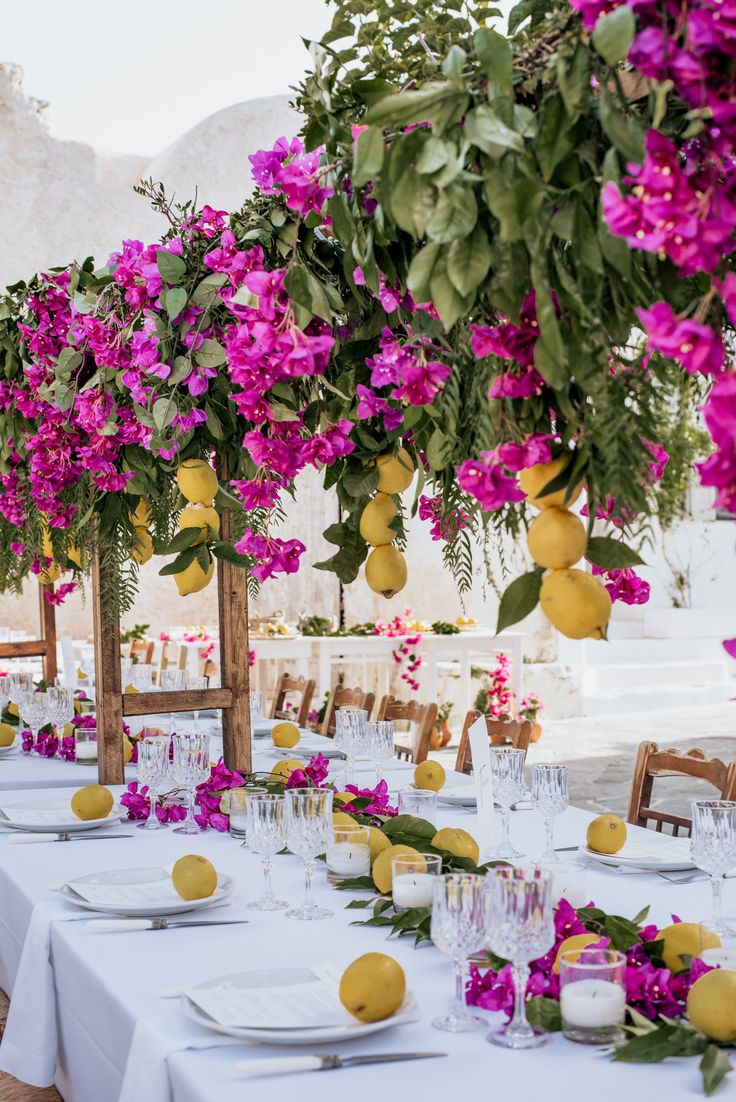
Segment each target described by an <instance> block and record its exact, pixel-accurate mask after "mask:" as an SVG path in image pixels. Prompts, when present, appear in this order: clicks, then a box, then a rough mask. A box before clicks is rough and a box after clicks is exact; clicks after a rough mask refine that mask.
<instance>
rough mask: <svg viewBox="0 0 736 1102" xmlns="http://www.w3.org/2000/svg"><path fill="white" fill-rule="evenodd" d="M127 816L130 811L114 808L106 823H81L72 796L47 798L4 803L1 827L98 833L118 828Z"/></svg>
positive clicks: (0, 809) (86, 821)
mask: <svg viewBox="0 0 736 1102" xmlns="http://www.w3.org/2000/svg"><path fill="white" fill-rule="evenodd" d="M127 814H128V811H127V808H124V807H121V806H120V804H113V807H112V810H111V812H110V814H109V815H107V816H106V817H105V818H104V819H78V818H77V816H76V815H75V814H74V812H73V811H72V809H71V803H70V797H69V796H54V797H50V796H47V797H46V798H44V799H38V800H24V801H23V803H12V802H11V803H9V802H6V801H5V800H0V824H2V826H5V827H10V828H11V829H12V830H25V831H31V832H32V833H38V832H41V833H46V832H48V833H50V834H54V833H58V832H59V831H65V832H66V831H71V832H72V833H74V832H76V831H80V830H97V829H98V827H107V826H114V825H115V823H119V822H120V820H121V819H125V818H126V816H127ZM31 819H33V820H35V821H30V820H31Z"/></svg>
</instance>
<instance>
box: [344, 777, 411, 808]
mask: <svg viewBox="0 0 736 1102" xmlns="http://www.w3.org/2000/svg"><path fill="white" fill-rule="evenodd" d="M345 791H346V792H351V793H352V794H353V795H354V796H355V797H356V799H363V800H366V799H367V800H370V803H369V804H366V806H365V807H364V808H362V809H361V810H359V811H358V814H360V815H387V816H393V815H398V808H396V807H393V806H392V805H391V804H390V803H389V802H388V784H387V783H386V781H385V780H382V781H379V783H378V784H377V785H376V787H375V788H358V786H357V785H355V784H346V785H345ZM342 809H343V811H347V812H350V811H352V810H354V809H353V805H352V803H347V804H343V805H342ZM355 810H356V811H357V809H355Z"/></svg>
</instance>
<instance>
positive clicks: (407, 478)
mask: <svg viewBox="0 0 736 1102" xmlns="http://www.w3.org/2000/svg"><path fill="white" fill-rule="evenodd" d="M371 465H372V466H376V467H378V484H377V486H376V489H377V490H379V491H380V493H382V494H401V493H403V492H404V490H408V489H409V487H410V486H411V483H412V479H413V478H414V461H413V459H412V457H411V456H410V455H409V453H408V451H407V450H406V448H399V450H398V452H397V453H396V455H390V454H387V455H379V457H378V459H374V460H373V462H372V464H371Z"/></svg>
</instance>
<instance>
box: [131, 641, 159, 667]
mask: <svg viewBox="0 0 736 1102" xmlns="http://www.w3.org/2000/svg"><path fill="white" fill-rule="evenodd" d="M153 647H154V642H153V639H133V641H132V642H131V643H129V644H128V658H135V659H136V660H137V661H138V662H140V663H141V664H142V665H144V666H149V665H150V664H151V662H152V661H153Z"/></svg>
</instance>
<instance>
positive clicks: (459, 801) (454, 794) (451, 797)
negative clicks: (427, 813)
mask: <svg viewBox="0 0 736 1102" xmlns="http://www.w3.org/2000/svg"><path fill="white" fill-rule="evenodd" d="M437 799H438V800H439V802H440V803H442V804H450V805H452V806H453V807H475V804H476V799H475V786H474V785H472V784H468V785H462V786H461V787H458V788H441V789H440V791H439V792H438V793H437Z"/></svg>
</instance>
